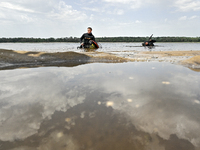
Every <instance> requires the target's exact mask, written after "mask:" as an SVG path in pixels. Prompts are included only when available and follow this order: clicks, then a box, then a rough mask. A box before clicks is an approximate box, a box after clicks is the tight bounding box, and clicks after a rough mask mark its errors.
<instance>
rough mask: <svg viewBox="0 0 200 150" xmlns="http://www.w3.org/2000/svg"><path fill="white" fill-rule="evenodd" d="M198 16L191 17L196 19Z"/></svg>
mask: <svg viewBox="0 0 200 150" xmlns="http://www.w3.org/2000/svg"><path fill="white" fill-rule="evenodd" d="M196 18H198V16H192V17H190V19H196Z"/></svg>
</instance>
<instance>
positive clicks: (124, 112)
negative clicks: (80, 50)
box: [0, 63, 200, 150]
mask: <svg viewBox="0 0 200 150" xmlns="http://www.w3.org/2000/svg"><path fill="white" fill-rule="evenodd" d="M152 68H154V69H152ZM0 79H1V80H0V85H1V86H0V140H1V142H0V149H4V150H6V149H15V150H18V149H19V150H23V149H24V150H32V149H39V150H40V149H41V150H42V149H52V150H54V149H58V150H62V149H69V150H73V149H74V150H78V149H97V150H98V149H99V150H100V149H105V150H106V149H108V150H110V149H117V150H118V149H119V150H121V149H131V150H132V149H138V150H142V149H144V150H147V149H154V150H156V149H158V150H162V149H163V150H164V149H165V150H177V149H181V150H193V149H200V148H199V147H200V136H199V135H200V117H199V113H200V102H199V100H200V94H199V90H200V84H199V81H200V77H199V73H197V72H193V71H191V70H189V69H187V68H184V67H181V66H175V65H171V64H167V63H128V64H90V65H85V66H79V67H75V68H38V69H24V70H12V71H0ZM168 83H169V84H168Z"/></svg>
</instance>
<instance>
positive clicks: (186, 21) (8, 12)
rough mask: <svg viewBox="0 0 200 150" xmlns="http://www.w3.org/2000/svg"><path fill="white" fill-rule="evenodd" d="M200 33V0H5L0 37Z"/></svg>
mask: <svg viewBox="0 0 200 150" xmlns="http://www.w3.org/2000/svg"><path fill="white" fill-rule="evenodd" d="M88 26H91V27H92V28H93V34H94V35H95V36H96V37H112V36H134V37H137V36H149V35H151V34H154V36H189V37H191V36H193V37H197V36H198V37H199V36H200V0H73V1H72V0H71V1H70V0H17V1H16V0H0V37H41V38H46V37H55V38H58V37H69V36H73V37H80V36H81V35H82V34H83V33H84V32H86V29H87V27H88Z"/></svg>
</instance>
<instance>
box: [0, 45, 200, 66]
mask: <svg viewBox="0 0 200 150" xmlns="http://www.w3.org/2000/svg"><path fill="white" fill-rule="evenodd" d="M124 53H126V51H124ZM122 54H123V51H122V52H121V53H120V54H116V53H104V52H97V51H89V52H79V53H77V52H57V53H45V52H28V51H13V50H3V49H0V69H11V68H22V67H25V68H26V67H29V68H30V67H39V66H77V65H81V64H86V63H93V62H95V63H121V62H134V61H138V62H144V61H145V62H146V61H147V62H148V61H159V62H162V61H165V62H166V61H167V62H173V63H177V64H181V65H184V66H187V67H189V68H200V61H199V58H200V51H165V52H138V51H135V52H134V54H133V55H122Z"/></svg>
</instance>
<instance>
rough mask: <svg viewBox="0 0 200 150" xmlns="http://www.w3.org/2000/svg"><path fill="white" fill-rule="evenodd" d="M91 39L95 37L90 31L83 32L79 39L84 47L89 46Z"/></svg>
mask: <svg viewBox="0 0 200 150" xmlns="http://www.w3.org/2000/svg"><path fill="white" fill-rule="evenodd" d="M92 41H95V37H94V35H93V34H92V33H85V34H83V35H82V36H81V39H80V42H81V43H83V44H84V45H83V47H84V48H89V47H90V46H91V45H92ZM81 48H82V47H81Z"/></svg>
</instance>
